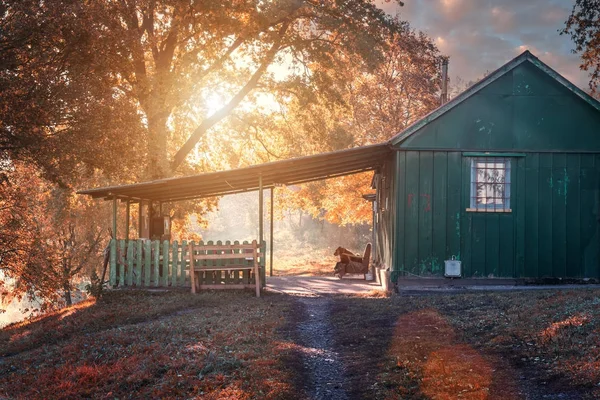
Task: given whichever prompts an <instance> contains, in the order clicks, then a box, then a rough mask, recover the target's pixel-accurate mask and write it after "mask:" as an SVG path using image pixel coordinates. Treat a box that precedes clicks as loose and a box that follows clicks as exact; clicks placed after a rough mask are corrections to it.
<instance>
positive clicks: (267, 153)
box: [217, 21, 442, 225]
mask: <svg viewBox="0 0 600 400" xmlns="http://www.w3.org/2000/svg"><path fill="white" fill-rule="evenodd" d="M396 23H398V24H399V25H402V27H401V28H400V29H401V31H400V32H397V33H396V34H395V35H393V36H392V38H390V39H388V41H387V42H386V47H385V51H384V53H383V58H382V61H381V63H380V64H379V66H378V67H377V68H376V69H375V70H373V71H370V72H367V71H364V70H362V69H360V68H359V67H358V66H357V67H356V68H350V67H348V68H346V69H344V70H336V71H330V70H328V71H327V73H328V74H332V75H335V76H336V77H335V78H332V79H331V81H332V82H339V83H340V86H339V87H338V88H337V93H338V95H339V97H338V98H331V97H329V96H328V95H327V94H324V95H322V96H321V95H314V96H308V97H294V98H288V97H285V96H279V97H277V101H278V107H267V108H266V109H264V110H256V109H252V110H236V111H235V112H234V113H233V114H232V117H231V118H230V121H229V123H228V125H226V127H228V128H229V130H228V132H239V133H238V134H237V136H236V140H235V141H234V143H242V145H239V146H238V147H234V148H232V147H231V145H230V144H229V143H225V144H218V145H217V146H218V147H217V149H219V151H220V152H222V153H225V152H227V153H229V154H235V156H230V160H229V162H230V164H233V165H230V166H232V167H237V166H240V165H241V166H243V165H248V164H252V163H256V162H266V161H274V160H277V159H284V158H290V157H298V156H304V155H310V154H317V153H322V152H327V151H336V150H342V149H347V148H351V147H356V146H362V145H368V144H375V143H382V142H385V141H386V140H388V139H390V138H391V137H392V136H394V135H396V134H397V133H399V132H400V131H402V130H403V129H405V128H406V127H407V126H409V125H410V124H412V123H413V122H415V121H416V120H418V119H419V118H421V117H423V116H424V115H425V114H427V113H428V112H430V111H432V110H433V109H435V108H437V107H438V106H439V105H440V83H441V73H440V64H441V61H442V55H441V54H440V53H439V51H438V49H437V48H436V46H435V44H434V43H433V41H432V40H431V39H430V38H429V37H428V36H427V35H425V34H423V33H421V32H417V31H415V30H413V29H412V28H411V27H410V26H409V25H408V24H407V23H402V22H400V21H396ZM230 134H233V133H230ZM244 138H249V139H248V140H246V141H244ZM250 139H251V140H250ZM219 146H228V147H219ZM253 158H254V160H253ZM371 177H372V173H366V174H357V175H352V176H348V177H343V178H336V179H335V180H330V181H327V182H326V183H323V182H316V183H312V184H306V185H303V186H302V187H301V189H300V190H299V191H298V190H296V189H294V190H293V191H288V192H285V191H279V192H280V193H281V197H280V198H279V199H278V204H281V205H284V206H287V207H292V208H300V207H301V208H303V209H304V210H305V211H307V212H309V213H311V214H312V215H313V216H314V217H316V218H323V219H325V220H327V221H329V222H332V223H337V224H344V225H345V224H352V223H363V222H369V221H370V220H371V208H370V204H369V203H368V202H366V201H365V200H364V199H362V196H361V195H362V194H364V193H365V192H367V191H368V190H369V184H370V180H371Z"/></svg>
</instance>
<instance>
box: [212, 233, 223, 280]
mask: <svg viewBox="0 0 600 400" xmlns="http://www.w3.org/2000/svg"><path fill="white" fill-rule="evenodd" d="M217 246H223V242H222V241H220V240H217ZM215 253H220V251H215ZM224 261H225V260H222V259H221V260H215V266H216V267H222V266H224V265H225V262H224ZM214 275H215V284H217V285H219V284H222V283H223V282H224V278H223V271H221V270H219V271H216V272H215V274H214Z"/></svg>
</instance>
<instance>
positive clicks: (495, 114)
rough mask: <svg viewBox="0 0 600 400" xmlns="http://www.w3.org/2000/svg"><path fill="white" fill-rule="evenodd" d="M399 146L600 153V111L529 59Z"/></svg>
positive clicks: (407, 147) (423, 127)
mask: <svg viewBox="0 0 600 400" xmlns="http://www.w3.org/2000/svg"><path fill="white" fill-rule="evenodd" d="M399 147H400V148H404V149H458V150H460V149H462V150H507V151H508V150H511V151H512V150H515V151H528V150H529V151H538V150H541V151H600V112H599V111H598V110H597V109H596V108H594V107H593V106H592V105H591V104H590V103H589V102H586V101H585V100H583V99H582V98H581V97H580V96H578V95H576V94H575V93H574V92H573V91H572V90H569V89H568V88H567V87H565V86H564V85H563V84H562V83H560V82H559V81H558V80H557V79H555V77H553V76H551V75H550V74H549V73H547V72H545V71H543V70H542V69H541V68H539V67H538V66H536V65H534V64H533V63H532V62H531V61H530V60H526V61H525V62H523V63H521V64H519V65H517V66H516V67H514V68H512V69H510V70H508V71H507V72H506V73H505V74H503V75H502V76H500V77H499V78H497V79H496V80H494V81H493V82H491V83H490V84H488V85H487V86H485V87H483V88H482V89H480V90H478V91H476V92H475V93H473V94H472V95H471V96H469V97H468V98H466V99H465V100H464V101H462V102H460V103H459V104H457V105H455V106H454V107H452V108H450V109H449V110H448V111H446V112H445V113H443V114H442V115H440V116H439V117H437V118H435V119H432V120H431V121H429V122H428V123H426V124H425V125H423V126H422V127H421V128H420V129H418V130H416V131H415V132H414V133H413V134H411V135H410V136H409V137H408V138H407V139H406V140H404V141H403V142H402V143H400V144H399Z"/></svg>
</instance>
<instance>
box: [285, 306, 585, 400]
mask: <svg viewBox="0 0 600 400" xmlns="http://www.w3.org/2000/svg"><path fill="white" fill-rule="evenodd" d="M295 303H296V309H295V310H294V311H293V315H292V321H293V324H292V325H293V327H290V328H291V329H292V332H290V333H292V336H293V338H294V342H295V343H296V344H297V345H298V348H299V349H300V350H299V351H298V354H297V356H298V361H299V363H298V364H297V369H298V376H297V377H298V381H297V386H299V389H300V388H301V389H302V391H303V392H304V397H306V398H309V399H318V400H320V399H333V400H345V399H379V398H390V396H391V398H403V399H413V400H416V399H453V398H461V399H473V400H475V399H503V400H504V399H514V400H520V399H525V400H529V399H531V400H535V399H547V400H575V399H582V398H591V397H589V396H588V393H586V392H585V391H583V392H582V391H581V390H578V389H575V388H572V387H569V386H570V385H569V384H568V383H565V382H564V380H561V381H560V382H558V381H557V382H553V379H552V378H550V379H548V378H549V377H548V376H545V375H544V374H543V373H542V371H541V370H537V369H534V368H531V366H519V365H516V364H515V363H514V355H513V354H510V353H506V354H503V353H502V354H501V353H498V352H496V351H489V350H488V349H486V348H484V347H485V346H482V344H481V343H478V342H477V341H472V340H470V339H468V338H467V336H466V335H465V334H464V333H462V332H460V331H459V330H457V328H456V327H455V326H453V325H452V324H450V323H449V320H448V319H447V317H448V316H445V315H443V314H441V313H440V312H439V311H437V310H434V309H427V308H426V309H420V310H419V309H413V310H410V311H409V310H406V309H405V310H402V309H400V308H399V307H397V306H392V307H390V302H389V299H388V300H383V299H368V298H351V297H350V298H349V297H340V296H315V295H313V297H296V298H295ZM372 303H380V304H379V306H376V307H373V305H372ZM388 307H390V308H388ZM457 396H458V397H457Z"/></svg>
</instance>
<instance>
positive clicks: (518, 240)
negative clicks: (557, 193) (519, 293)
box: [503, 158, 526, 278]
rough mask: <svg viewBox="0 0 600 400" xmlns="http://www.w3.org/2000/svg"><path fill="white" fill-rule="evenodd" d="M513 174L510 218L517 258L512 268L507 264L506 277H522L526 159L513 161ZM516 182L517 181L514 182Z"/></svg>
mask: <svg viewBox="0 0 600 400" xmlns="http://www.w3.org/2000/svg"><path fill="white" fill-rule="evenodd" d="M511 165H512V166H513V167H512V176H511V186H512V187H513V188H515V189H516V190H515V193H514V194H512V193H511V207H512V208H513V212H512V213H511V215H510V218H512V219H513V223H514V224H515V242H512V243H514V246H515V260H514V266H513V267H511V268H510V269H509V268H508V266H506V270H505V271H506V272H505V275H503V276H506V277H511V276H514V277H517V278H521V277H523V276H524V275H525V199H526V187H525V159H524V158H516V159H513V160H512V161H511ZM513 182H515V183H516V184H515V183H513Z"/></svg>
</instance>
